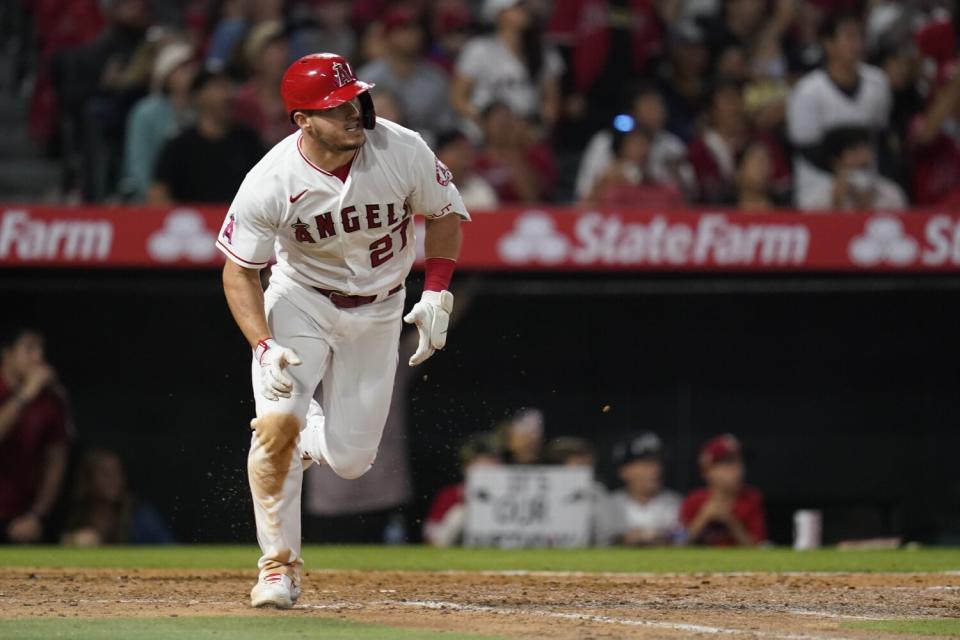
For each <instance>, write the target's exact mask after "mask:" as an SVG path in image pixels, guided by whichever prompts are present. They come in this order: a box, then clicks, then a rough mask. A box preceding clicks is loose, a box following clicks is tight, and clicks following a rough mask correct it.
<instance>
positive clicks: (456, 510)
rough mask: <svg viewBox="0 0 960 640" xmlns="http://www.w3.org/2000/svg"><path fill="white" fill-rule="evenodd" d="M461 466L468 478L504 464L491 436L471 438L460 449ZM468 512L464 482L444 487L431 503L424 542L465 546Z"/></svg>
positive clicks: (481, 435) (482, 435)
mask: <svg viewBox="0 0 960 640" xmlns="http://www.w3.org/2000/svg"><path fill="white" fill-rule="evenodd" d="M460 463H461V467H462V469H463V477H464V479H466V476H467V471H469V470H470V469H473V468H476V467H480V466H489V465H498V464H500V463H501V460H500V457H499V456H498V455H497V450H496V447H494V445H493V440H492V438H491V436H490V435H489V434H478V435H475V436H472V437H471V438H469V439H468V440H467V441H466V443H465V444H464V445H463V447H461V449H460ZM466 519H467V510H466V506H465V505H464V482H463V481H461V482H458V483H457V484H452V485H449V486H447V487H444V488H443V489H441V490H440V492H439V493H438V494H437V495H436V497H435V498H434V499H433V501H432V502H431V503H430V508H429V510H428V511H427V517H426V519H425V520H424V523H423V539H424V540H425V541H426V542H427V543H428V544H431V545H433V546H435V547H450V546H453V545H457V544H460V543H462V541H463V529H464V526H465V525H466Z"/></svg>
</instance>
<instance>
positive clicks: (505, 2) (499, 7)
mask: <svg viewBox="0 0 960 640" xmlns="http://www.w3.org/2000/svg"><path fill="white" fill-rule="evenodd" d="M521 2H523V0H486V2H484V3H483V19H484V20H486V21H487V22H489V23H493V22H496V20H497V16H499V15H500V12H501V11H506V10H507V9H511V8H513V7H515V6H517V5H518V4H520V3H521Z"/></svg>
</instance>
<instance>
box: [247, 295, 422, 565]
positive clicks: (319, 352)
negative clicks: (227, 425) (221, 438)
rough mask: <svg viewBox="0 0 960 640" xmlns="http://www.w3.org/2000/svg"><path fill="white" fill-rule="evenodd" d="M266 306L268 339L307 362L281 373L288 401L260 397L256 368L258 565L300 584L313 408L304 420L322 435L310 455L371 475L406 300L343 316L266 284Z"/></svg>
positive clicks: (253, 454) (250, 462) (321, 301)
mask: <svg viewBox="0 0 960 640" xmlns="http://www.w3.org/2000/svg"><path fill="white" fill-rule="evenodd" d="M277 289H281V290H282V292H281V291H278V290H277ZM264 301H265V306H266V313H267V323H268V325H269V327H270V331H271V334H272V335H273V337H274V339H275V340H276V341H277V343H279V344H280V345H283V346H284V347H288V348H290V349H293V350H294V351H296V353H297V355H299V356H300V358H301V360H302V361H303V362H302V364H300V365H297V366H291V367H288V368H287V369H286V372H287V373H288V374H289V375H290V377H291V378H293V381H294V385H293V392H292V394H291V397H290V398H280V399H278V400H267V399H266V398H265V397H263V394H262V393H261V390H260V385H261V383H260V367H259V364H258V363H257V361H256V359H255V358H254V361H253V367H252V374H253V393H254V398H255V399H256V409H257V418H256V422H255V424H256V430H255V431H254V432H253V437H252V440H251V443H250V453H249V456H248V458H247V472H248V477H249V480H250V490H251V493H252V495H253V504H254V515H255V517H256V524H257V541H258V542H259V543H260V549H261V551H262V553H263V555H262V556H261V557H260V560H259V562H258V567H259V568H260V571H261V573H263V572H268V571H269V572H280V573H286V574H288V575H290V577H291V578H292V579H293V580H294V582H295V583H299V579H300V576H299V573H300V572H299V569H300V566H301V565H302V564H303V561H302V559H301V557H300V494H301V489H302V485H303V470H304V468H305V466H304V464H303V462H302V461H301V454H300V451H299V447H298V444H299V437H300V431H301V430H303V428H304V427H305V426H306V424H307V420H308V417H307V416H308V410H309V409H310V405H311V401H314V408H313V410H311V411H309V414H310V417H309V420H310V421H311V429H314V427H319V429H318V434H317V435H318V437H316V438H313V440H314V441H315V446H311V447H310V449H311V451H312V452H319V453H320V455H322V457H323V460H324V462H325V463H326V464H328V465H329V466H330V468H331V469H332V470H333V471H334V472H335V473H337V475H339V476H341V477H343V478H347V479H352V478H358V477H360V476H361V475H363V474H364V473H366V472H367V470H368V469H370V466H371V465H372V464H373V460H374V458H375V457H376V454H377V447H378V446H379V444H380V437H381V435H382V434H383V427H384V424H385V422H386V419H387V413H388V411H389V408H390V397H391V394H392V392H393V379H394V374H395V373H396V369H397V358H398V356H397V346H398V341H399V337H400V330H401V326H402V325H401V316H402V314H403V303H404V292H403V291H400V292H398V293H396V294H394V295H392V296H390V297H388V298H386V299H385V300H382V301H379V302H374V303H372V304H368V305H364V306H361V307H356V308H354V309H339V308H337V307H336V306H335V305H334V304H333V303H332V302H331V301H330V300H329V299H328V298H327V297H325V296H323V295H322V294H320V293H318V292H316V291H313V290H312V289H308V288H306V287H303V286H300V285H292V284H287V283H284V284H283V285H282V286H280V287H274V286H273V285H271V287H270V288H268V289H267V291H266V292H265V293H264ZM317 402H319V405H320V407H322V409H323V413H322V414H320V413H319V412H318V411H317V410H316V408H317V404H316V403H317ZM314 423H317V424H314ZM311 435H312V436H313V435H314V434H313V432H311ZM314 449H316V450H318V451H314ZM308 464H309V463H308Z"/></svg>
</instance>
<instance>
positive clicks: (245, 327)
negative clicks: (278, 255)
mask: <svg viewBox="0 0 960 640" xmlns="http://www.w3.org/2000/svg"><path fill="white" fill-rule="evenodd" d="M223 293H224V295H225V296H226V298H227V306H229V307H230V313H232V314H233V319H234V321H236V323H237V326H238V327H240V331H241V332H242V333H243V337H244V338H246V339H247V342H248V343H250V348H251V349H256V348H257V344H259V342H260V341H261V340H266V339H267V338H269V337H270V330H269V329H268V328H267V314H266V312H265V311H264V306H263V287H262V286H261V285H260V270H259V269H251V268H247V267H241V266H240V265H239V264H237V263H236V262H234V261H232V260H227V261H226V264H224V265H223Z"/></svg>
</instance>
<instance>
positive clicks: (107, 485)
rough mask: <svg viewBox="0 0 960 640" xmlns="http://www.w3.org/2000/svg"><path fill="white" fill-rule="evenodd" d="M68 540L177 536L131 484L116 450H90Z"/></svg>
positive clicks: (164, 540)
mask: <svg viewBox="0 0 960 640" xmlns="http://www.w3.org/2000/svg"><path fill="white" fill-rule="evenodd" d="M63 541H64V543H65V544H69V545H75V546H78V547H97V546H100V545H104V544H169V543H171V542H173V536H172V535H171V534H170V531H169V530H168V529H167V526H166V524H164V522H163V520H162V518H161V517H160V515H159V514H158V513H157V512H156V510H154V509H153V508H152V507H151V506H150V505H148V504H145V503H143V502H140V501H138V500H137V499H136V498H135V497H134V496H133V494H132V493H131V492H130V491H129V489H128V488H127V477H126V473H125V472H124V470H123V463H122V462H121V461H120V456H118V455H117V454H116V453H115V452H113V451H107V450H105V449H95V450H93V451H89V452H87V454H86V455H85V456H84V457H83V461H82V462H81V464H80V470H79V474H78V476H77V481H76V483H75V484H74V496H73V504H72V506H71V508H70V515H69V517H68V520H67V531H66V532H65V533H64V535H63Z"/></svg>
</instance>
